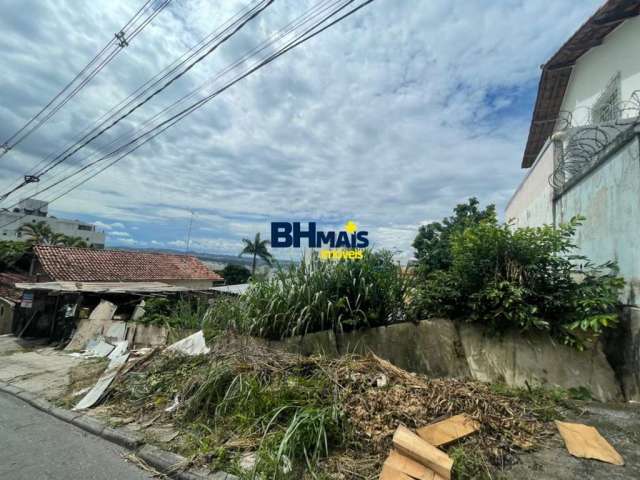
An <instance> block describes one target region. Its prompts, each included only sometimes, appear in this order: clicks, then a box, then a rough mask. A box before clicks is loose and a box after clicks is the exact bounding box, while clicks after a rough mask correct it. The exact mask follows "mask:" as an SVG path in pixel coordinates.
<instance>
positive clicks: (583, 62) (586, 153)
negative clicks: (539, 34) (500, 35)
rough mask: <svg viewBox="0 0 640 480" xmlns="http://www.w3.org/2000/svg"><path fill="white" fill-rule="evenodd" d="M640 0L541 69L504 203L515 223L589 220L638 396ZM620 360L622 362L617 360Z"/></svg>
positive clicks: (613, 1)
mask: <svg viewBox="0 0 640 480" xmlns="http://www.w3.org/2000/svg"><path fill="white" fill-rule="evenodd" d="M638 15H640V0H634V1H628V0H609V1H607V2H606V3H605V4H604V5H603V6H602V7H601V8H599V9H598V11H597V12H596V13H595V14H594V15H593V16H592V17H591V18H589V19H588V20H587V22H586V23H585V24H584V25H582V27H580V29H579V30H578V31H577V32H576V33H575V34H574V35H573V36H572V37H571V38H570V39H569V40H568V41H567V42H566V43H565V44H564V45H563V46H562V47H561V48H560V50H558V52H556V54H555V55H553V57H551V59H550V60H549V61H548V62H547V63H545V64H544V65H543V66H542V75H541V78H540V84H539V87H538V96H537V99H536V105H535V110H534V113H533V119H532V121H531V126H530V130H529V138H528V140H527V146H526V149H525V152H524V157H523V160H522V168H526V169H528V171H527V173H526V176H525V178H524V180H523V181H522V183H521V184H520V186H519V187H518V189H517V190H516V192H515V193H514V195H513V197H512V198H511V200H510V201H509V204H508V205H507V208H506V212H505V217H506V219H512V220H513V221H514V223H515V224H516V225H517V226H539V225H542V224H552V225H559V224H561V223H565V222H567V221H569V220H570V219H571V218H572V217H574V216H576V215H580V216H583V217H585V218H586V220H585V221H584V224H583V225H582V226H581V227H580V228H579V229H578V232H577V235H576V238H575V243H576V245H577V246H578V247H579V249H580V253H582V254H584V255H586V256H587V257H589V258H590V259H591V260H592V261H593V262H594V263H597V264H600V263H604V262H607V261H610V260H615V261H616V262H617V263H618V266H619V268H620V274H621V275H622V276H623V277H624V278H625V280H626V283H627V286H626V289H625V292H624V294H623V296H622V299H621V301H622V302H623V304H625V305H626V308H625V317H624V321H623V328H622V330H620V332H621V333H620V338H618V339H617V340H616V342H615V343H614V345H615V346H616V348H615V349H616V352H615V356H617V357H619V358H618V359H617V362H618V363H619V364H620V365H623V367H621V369H620V370H619V371H618V374H619V376H620V377H621V378H622V380H623V384H624V386H625V393H626V395H627V398H635V399H640V140H639V139H640V16H638ZM623 357H624V358H623Z"/></svg>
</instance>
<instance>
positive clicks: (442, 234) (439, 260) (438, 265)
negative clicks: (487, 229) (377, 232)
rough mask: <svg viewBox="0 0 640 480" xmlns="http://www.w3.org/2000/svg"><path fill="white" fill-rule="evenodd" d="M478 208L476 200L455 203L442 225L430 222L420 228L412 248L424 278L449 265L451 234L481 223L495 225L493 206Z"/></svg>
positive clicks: (450, 261)
mask: <svg viewBox="0 0 640 480" xmlns="http://www.w3.org/2000/svg"><path fill="white" fill-rule="evenodd" d="M479 205H480V203H479V202H478V199H477V198H470V199H469V200H468V202H467V203H460V204H458V205H457V206H456V207H455V208H454V209H453V212H454V214H453V215H452V216H450V217H447V218H444V219H443V220H442V222H431V223H429V224H427V225H422V226H421V227H420V229H419V230H418V235H417V236H416V238H415V240H414V241H413V248H415V253H416V258H417V259H418V264H419V267H420V272H421V273H422V274H423V275H427V274H429V273H431V272H434V271H436V270H446V269H448V268H449V267H450V266H451V263H452V256H451V239H452V237H453V236H454V235H456V234H459V233H461V232H463V231H464V230H465V229H466V228H468V227H471V226H474V225H478V224H479V223H481V222H485V223H489V224H492V225H496V224H497V218H496V207H495V205H489V206H487V207H486V208H485V209H484V210H482V209H480V208H479Z"/></svg>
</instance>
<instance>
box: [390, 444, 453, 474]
mask: <svg viewBox="0 0 640 480" xmlns="http://www.w3.org/2000/svg"><path fill="white" fill-rule="evenodd" d="M385 469H387V470H392V472H391V473H394V474H395V472H400V473H402V474H403V475H408V476H409V477H410V478H412V479H414V478H415V479H417V480H439V479H441V478H442V477H441V476H440V475H438V474H437V473H435V472H434V471H433V470H431V469H430V468H428V467H425V466H424V465H422V464H421V463H419V462H416V461H415V460H412V459H411V458H409V457H406V456H404V455H402V454H401V453H400V452H398V451H397V450H392V451H391V454H389V456H388V457H387V459H386V460H385V462H384V465H383V466H382V472H383V473H384V471H385ZM391 473H389V474H387V475H390V474H391ZM391 478H393V477H391Z"/></svg>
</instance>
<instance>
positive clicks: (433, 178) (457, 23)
mask: <svg viewBox="0 0 640 480" xmlns="http://www.w3.org/2000/svg"><path fill="white" fill-rule="evenodd" d="M36 3H37V4H34V5H32V6H31V7H30V8H29V9H25V8H24V4H23V2H21V1H20V0H7V1H5V2H4V4H3V15H2V17H1V18H0V28H2V32H3V35H2V36H1V37H0V63H1V64H2V65H3V75H2V76H1V77H0V100H1V101H0V118H2V121H1V122H0V139H4V138H6V137H8V136H9V135H10V134H11V133H12V132H13V131H15V130H16V129H17V128H18V127H19V126H20V125H21V124H22V123H24V121H26V120H27V119H28V118H29V116H30V115H33V114H34V113H35V112H36V111H37V110H38V109H39V108H40V107H41V106H42V105H44V104H45V103H46V101H47V100H48V99H49V98H50V97H51V96H52V95H53V94H55V93H56V92H57V91H58V90H59V89H60V88H61V86H62V85H64V84H65V83H66V82H67V81H68V80H69V79H70V77H71V76H73V74H74V73H75V72H77V71H78V70H79V69H80V68H81V67H82V66H83V65H84V64H85V63H86V61H87V60H88V59H89V58H91V57H92V56H93V55H94V54H95V52H96V51H97V50H98V49H99V48H100V47H101V46H102V45H103V44H104V43H105V42H106V41H107V40H108V39H109V38H111V36H112V35H113V32H115V31H118V30H119V28H120V26H121V25H122V24H123V23H124V22H125V21H126V20H127V19H128V18H130V16H131V15H132V13H133V11H134V10H135V9H136V8H138V5H137V3H138V2H124V1H107V0H97V1H95V2H84V3H82V2H80V3H79V2H72V1H71V0H48V1H44V0H43V1H41V2H36ZM245 3H246V2H243V1H240V0H234V1H228V2H209V1H205V0H196V1H190V2H184V1H176V2H172V4H171V5H170V7H169V8H167V9H166V11H164V12H162V13H161V14H160V15H159V16H158V17H157V19H156V20H155V21H154V22H153V23H152V24H151V25H150V26H149V28H147V29H146V30H145V31H144V32H143V33H142V34H141V35H140V36H139V37H137V38H136V39H135V41H134V42H132V44H131V45H130V47H128V48H127V49H125V50H124V51H123V52H122V54H121V55H119V56H118V57H117V58H116V59H115V60H114V61H113V62H112V63H111V64H110V65H109V66H108V67H107V68H105V69H104V71H103V72H101V73H100V75H99V76H98V77H96V79H95V80H94V81H93V82H92V83H91V84H90V85H88V86H87V87H86V88H85V89H83V90H82V92H81V93H80V94H79V95H78V96H77V97H76V98H74V100H73V101H72V102H71V103H69V105H68V106H67V107H65V109H64V110H62V111H61V112H60V113H59V114H58V115H56V117H54V119H53V120H52V121H51V122H49V123H48V124H47V125H46V128H42V129H41V130H39V131H38V132H37V133H36V134H35V135H33V136H32V137H31V138H29V140H28V141H26V142H25V143H24V144H22V145H20V147H19V148H17V149H16V151H13V152H11V153H10V154H9V155H6V156H5V157H4V158H3V159H2V160H1V161H0V171H1V172H2V174H1V175H0V188H1V189H2V190H3V191H4V190H5V189H6V188H7V186H8V185H9V184H10V183H11V182H12V181H15V180H16V178H17V177H19V175H22V174H24V173H25V172H26V171H28V170H29V169H31V168H33V167H34V166H35V165H36V164H37V163H38V162H39V161H41V160H42V158H44V157H45V156H46V155H49V154H51V153H56V152H59V151H60V150H61V149H62V148H64V146H65V145H67V144H68V142H70V141H72V140H74V138H76V136H77V134H78V132H80V131H81V130H82V129H84V128H86V126H87V125H90V124H91V122H92V121H94V120H95V119H96V118H97V117H99V116H100V115H101V114H102V113H104V112H105V111H107V110H108V109H109V108H110V107H111V106H112V105H113V104H115V103H117V102H118V101H119V100H121V99H122V98H124V97H125V96H126V95H128V93H130V92H131V91H133V90H134V89H135V88H137V86H138V85H140V84H141V83H142V82H143V81H145V80H146V79H147V78H148V77H150V76H152V75H154V74H155V73H156V72H157V71H159V70H160V69H161V68H163V67H164V66H166V65H167V64H169V63H171V61H172V60H173V59H174V58H177V57H178V56H179V55H181V54H182V52H184V51H185V49H186V48H187V47H188V46H190V45H193V44H194V43H196V42H197V41H198V40H199V39H200V38H201V37H203V36H204V35H205V34H207V33H208V32H209V31H211V29H212V26H211V19H212V18H213V19H217V20H219V21H220V22H222V19H224V18H228V17H229V16H231V15H232V14H233V13H234V12H236V11H237V10H238V8H240V7H241V6H242V5H245ZM315 3H317V0H315V1H311V0H305V1H299V0H295V1H294V0H283V1H277V2H275V3H274V5H273V6H272V7H270V8H269V9H268V11H267V12H265V14H264V15H262V16H261V17H260V18H258V19H257V20H256V21H254V22H252V23H251V24H250V25H249V26H248V28H247V29H246V30H244V31H243V32H242V33H241V34H240V35H238V36H237V37H236V38H234V39H233V41H231V42H230V43H228V44H227V45H225V46H224V47H223V48H221V49H220V51H219V52H216V54H215V55H213V56H212V57H211V58H210V59H208V60H207V61H206V62H203V64H202V65H200V66H198V67H197V68H194V70H193V71H191V72H189V75H188V76H186V77H185V78H184V79H182V80H181V81H180V82H178V83H177V84H176V85H175V86H174V87H172V89H171V90H170V91H169V92H167V94H166V95H161V96H159V97H158V98H156V99H154V101H153V102H150V104H149V105H148V106H145V108H143V109H141V110H140V111H139V112H136V114H135V115H134V116H132V118H131V120H130V121H128V122H126V123H125V125H123V126H122V128H121V129H119V130H118V132H123V131H126V130H127V128H131V127H132V126H135V125H136V124H139V123H140V122H142V121H144V120H145V119H146V118H148V117H149V116H150V115H152V114H153V113H155V112H157V111H158V110H159V109H160V108H162V107H163V106H164V105H166V104H168V103H169V102H170V101H171V100H172V99H173V98H177V97H179V96H180V95H183V94H184V93H186V92H188V91H189V90H190V89H192V88H194V86H195V85H198V84H200V83H201V82H203V81H205V80H206V79H208V78H211V76H212V75H213V74H214V73H215V72H218V71H220V69H221V68H223V67H224V66H225V65H227V64H229V63H230V62H232V61H233V60H234V59H236V58H238V56H239V55H241V54H242V52H244V51H245V50H246V49H249V48H252V47H253V46H254V45H256V44H257V43H258V42H260V41H262V40H264V39H265V38H268V37H269V35H271V34H272V33H273V32H274V31H276V30H277V29H278V28H281V27H282V26H284V25H285V24H287V23H288V22H289V21H291V20H292V19H293V18H295V17H296V16H297V15H299V14H300V13H302V12H303V11H304V10H305V9H306V8H308V7H309V6H311V5H313V4H315ZM598 3H599V2H598V1H596V0H588V1H584V2H574V1H571V0H559V1H556V2H551V3H550V2H547V1H543V0H532V1H527V2H522V1H517V0H507V1H505V2H489V1H488V0H487V1H478V2H467V1H462V0H457V1H449V0H437V1H436V0H434V1H429V2H417V1H387V2H384V1H381V0H379V1H377V2H374V3H373V4H372V5H371V6H369V7H367V8H366V9H364V10H363V11H361V12H360V13H359V14H358V15H356V16H354V17H352V18H350V19H348V20H347V21H345V22H343V23H341V24H339V25H337V26H336V27H335V28H333V29H332V30H330V31H327V32H325V33H323V34H322V35H320V36H319V37H317V38H315V39H314V40H312V41H311V42H309V43H308V44H306V45H305V46H304V47H301V48H300V49H298V50H295V51H292V52H290V53H289V54H287V55H286V56H284V57H282V58H281V59H279V60H278V61H276V62H274V63H272V64H270V65H269V66H268V67H267V68H265V69H263V70H261V71H260V72H258V73H257V74H255V75H254V76H252V77H250V78H248V79H246V80H244V81H242V82H241V83H239V84H238V85H236V86H234V87H233V88H232V89H230V90H228V91H226V92H225V93H224V94H223V95H220V96H219V97H218V98H216V99H215V100H214V101H212V102H211V103H210V104H208V105H207V106H206V107H204V108H203V109H201V110H199V111H198V112H197V113H196V114H194V115H192V116H191V117H188V118H187V119H185V120H184V121H183V122H181V123H180V124H178V125H176V126H175V127H173V128H172V129H170V130H167V132H166V133H164V134H163V135H162V136H160V137H158V138H157V139H156V140H154V141H153V142H151V143H150V144H148V145H146V146H144V147H142V148H141V149H140V150H138V151H136V152H135V153H134V154H132V155H130V156H129V157H127V158H126V159H125V160H123V161H122V162H120V163H119V164H117V165H116V166H114V167H113V168H111V169H109V170H107V171H105V172H104V173H102V174H101V175H99V176H98V177H96V178H95V179H93V180H91V181H89V182H87V183H85V184H83V185H82V186H81V187H80V188H78V189H77V190H75V191H73V192H72V193H70V194H69V195H67V196H64V197H63V198H61V199H60V200H59V201H57V202H56V203H55V204H54V205H52V207H51V209H52V210H54V211H55V213H56V214H57V215H59V216H65V215H69V216H71V215H72V216H73V218H75V217H78V216H80V217H81V218H83V219H86V220H90V221H97V222H99V223H97V225H98V228H102V229H104V230H106V231H112V230H115V231H117V232H121V233H122V232H123V230H124V225H123V222H126V225H127V227H128V228H127V230H130V231H135V234H134V235H131V236H130V237H125V236H122V235H113V232H111V235H110V238H113V239H115V238H117V237H119V241H120V242H121V243H124V240H123V239H124V238H129V239H128V240H127V242H129V244H130V245H133V243H132V242H138V243H137V245H143V244H150V242H151V240H152V239H153V240H154V241H155V242H157V244H161V245H165V246H169V247H174V248H184V247H185V246H186V242H185V240H182V239H186V238H187V232H188V230H189V229H191V233H192V237H191V238H192V241H191V245H192V248H194V249H202V250H207V251H222V252H224V253H237V252H238V251H239V250H240V248H241V242H240V240H241V238H243V237H247V236H253V234H255V233H256V232H261V234H262V235H263V236H268V233H269V222H271V221H272V220H289V221H295V220H300V221H306V220H315V221H318V222H319V223H321V224H322V225H323V226H325V227H326V228H329V226H331V225H338V226H340V225H342V224H343V223H344V222H345V221H346V220H348V219H353V220H356V221H357V222H358V223H359V224H360V225H361V227H362V228H366V229H367V230H369V231H370V238H371V241H372V243H373V244H374V245H376V246H379V247H385V248H391V249H393V250H397V251H399V252H400V256H401V257H402V258H407V257H408V256H410V254H411V248H410V244H411V241H412V239H413V237H414V236H415V233H416V231H417V226H418V225H419V224H420V223H424V222H426V221H430V220H434V219H439V218H441V217H443V216H445V215H447V214H448V213H449V211H450V210H451V208H452V206H453V205H454V204H455V203H457V202H461V201H464V200H465V199H466V198H468V197H470V196H477V197H479V198H480V200H481V201H482V202H483V203H489V202H494V203H496V204H497V205H498V208H499V210H502V208H503V207H504V205H505V204H506V201H507V200H508V198H509V197H510V195H511V193H512V191H513V189H514V188H515V186H516V185H517V184H518V182H519V181H520V179H521V177H522V175H523V172H522V171H521V170H520V168H519V165H520V159H521V155H522V151H523V147H524V142H525V140H526V133H527V128H528V121H529V119H530V115H531V109H532V105H533V100H534V96H535V88H536V85H537V80H538V76H539V68H538V66H539V65H540V64H541V63H543V62H544V61H545V60H546V59H547V58H548V57H549V56H550V55H551V54H552V53H553V52H554V51H555V49H557V48H558V47H559V46H560V45H561V44H562V42H563V41H564V40H565V39H566V38H567V37H568V36H569V35H570V34H571V33H572V32H573V31H575V29H576V28H577V27H578V26H579V25H580V23H581V22H583V21H584V20H585V19H586V18H587V17H588V16H589V15H590V14H591V13H592V12H593V11H594V10H595V9H596V8H597V6H598ZM112 138H114V136H110V135H107V136H106V137H105V138H104V139H100V141H97V142H96V144H95V148H102V147H103V146H104V145H105V143H106V142H107V141H108V140H109V139H112ZM93 151H95V150H93V149H91V148H89V149H87V150H86V153H85V154H83V155H78V156H76V157H74V160H73V161H72V162H71V165H74V164H75V165H78V164H81V163H82V162H86V161H87V160H86V158H87V155H88V154H90V153H91V152H93ZM63 172H64V170H62V171H61V173H63ZM36 188H42V186H41V185H38V186H34V188H33V189H28V190H26V191H25V192H26V193H36ZM6 203H8V202H7V201H5V202H3V205H2V206H5V205H4V204H6ZM9 203H10V202H9ZM192 212H194V213H193V214H192ZM110 241H115V240H110ZM153 245H156V244H155V243H154V244H153Z"/></svg>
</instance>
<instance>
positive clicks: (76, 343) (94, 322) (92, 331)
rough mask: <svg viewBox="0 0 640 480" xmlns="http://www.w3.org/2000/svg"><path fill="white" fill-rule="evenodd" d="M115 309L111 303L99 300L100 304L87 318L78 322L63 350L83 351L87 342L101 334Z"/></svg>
mask: <svg viewBox="0 0 640 480" xmlns="http://www.w3.org/2000/svg"><path fill="white" fill-rule="evenodd" d="M117 308H118V307H117V306H116V305H114V304H113V303H111V302H108V301H106V300H100V303H99V304H98V306H97V307H96V308H94V309H93V311H92V312H91V315H89V318H88V319H84V320H80V322H79V323H78V328H76V331H75V333H74V334H73V338H71V341H70V342H69V343H68V345H67V346H66V347H65V350H82V349H84V348H85V347H86V345H87V342H88V341H89V340H91V339H92V338H95V337H96V335H98V334H100V333H102V327H103V325H104V324H105V323H107V322H110V321H111V319H112V318H113V315H114V314H115V313H116V310H117Z"/></svg>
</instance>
